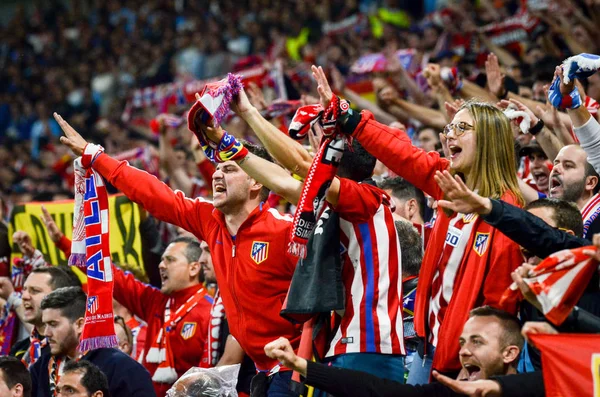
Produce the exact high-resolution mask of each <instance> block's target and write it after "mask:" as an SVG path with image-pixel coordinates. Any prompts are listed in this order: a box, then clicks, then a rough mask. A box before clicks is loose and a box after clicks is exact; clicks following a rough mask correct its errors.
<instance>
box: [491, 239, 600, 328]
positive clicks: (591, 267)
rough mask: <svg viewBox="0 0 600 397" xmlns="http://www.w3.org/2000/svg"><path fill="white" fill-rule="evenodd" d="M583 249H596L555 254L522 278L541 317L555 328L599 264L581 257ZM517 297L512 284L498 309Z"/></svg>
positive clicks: (589, 247) (516, 290) (585, 256)
mask: <svg viewBox="0 0 600 397" xmlns="http://www.w3.org/2000/svg"><path fill="white" fill-rule="evenodd" d="M585 250H596V247H594V246H587V247H580V248H575V249H572V250H562V251H559V252H555V253H554V254H552V255H550V256H549V257H547V258H546V259H544V260H543V261H542V262H541V263H540V264H539V265H537V266H536V267H535V268H534V269H533V270H531V271H530V272H529V277H527V278H524V279H523V280H524V281H525V283H527V285H528V286H529V288H530V289H531V291H532V292H533V293H534V294H535V295H536V298H537V300H538V302H540V304H541V305H542V312H543V313H544V316H545V317H546V318H547V319H548V320H549V321H550V322H552V323H553V324H555V325H560V324H562V323H563V322H564V321H565V319H566V318H567V316H568V315H569V313H571V310H573V307H574V306H575V304H576V303H577V302H578V301H579V299H580V298H581V295H583V292H584V291H585V289H586V286H587V285H588V283H589V281H590V278H591V277H592V275H593V274H594V272H595V271H596V269H598V262H597V261H595V260H593V259H592V258H590V257H589V256H587V255H586V254H584V253H583V252H584V251H585ZM520 296H521V291H520V290H519V288H518V286H517V284H516V283H512V284H511V285H510V287H509V288H508V289H507V290H506V291H505V292H504V294H503V295H502V298H501V299H500V306H504V305H505V304H506V303H510V302H514V301H515V300H518V299H519V297H520Z"/></svg>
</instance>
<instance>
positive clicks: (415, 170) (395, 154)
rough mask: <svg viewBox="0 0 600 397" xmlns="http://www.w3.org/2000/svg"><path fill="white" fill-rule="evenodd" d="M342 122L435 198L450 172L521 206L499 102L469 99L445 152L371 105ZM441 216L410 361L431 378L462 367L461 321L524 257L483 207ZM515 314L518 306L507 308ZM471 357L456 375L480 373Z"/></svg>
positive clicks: (424, 275) (502, 285) (325, 99)
mask: <svg viewBox="0 0 600 397" xmlns="http://www.w3.org/2000/svg"><path fill="white" fill-rule="evenodd" d="M313 76H314V77H315V79H316V80H317V84H318V91H319V94H320V97H321V102H322V105H323V106H325V107H327V106H328V105H329V103H330V101H331V98H332V97H333V94H332V92H331V89H330V88H329V84H328V82H327V79H326V77H325V74H324V73H323V70H322V69H321V68H316V67H313ZM338 125H339V126H340V127H341V128H342V130H343V131H344V132H345V133H347V134H350V135H351V136H352V137H354V139H358V141H359V142H360V143H361V145H362V146H363V147H364V148H365V149H367V151H369V152H370V153H371V154H373V155H374V156H375V157H377V158H378V159H379V160H380V161H382V162H383V163H384V164H385V165H386V166H387V167H389V168H390V169H391V170H392V171H394V172H395V173H396V174H398V175H399V176H401V177H403V178H405V179H406V180H407V181H409V182H410V183H412V184H413V185H415V186H416V187H417V188H419V189H421V190H423V191H424V192H425V193H427V194H429V195H430V196H432V197H433V198H434V199H436V200H439V199H443V192H442V190H441V188H440V187H439V186H438V184H437V183H436V173H445V172H449V173H450V174H452V175H454V177H455V178H460V179H461V180H462V181H464V182H465V183H466V185H467V186H468V187H469V188H471V189H473V190H476V191H477V192H478V193H479V194H480V195H482V196H484V197H490V198H498V199H502V200H504V201H506V202H508V203H511V204H514V205H518V206H521V205H522V204H523V198H522V196H521V193H520V190H519V186H518V183H517V170H516V165H515V154H514V146H513V135H512V131H511V127H510V123H509V120H508V118H507V117H506V116H505V115H504V114H503V113H502V111H501V110H500V109H498V108H496V107H495V106H493V105H491V104H487V103H483V102H475V101H471V102H467V103H465V104H464V105H463V106H462V107H461V108H460V109H459V111H458V112H457V113H456V115H455V116H454V119H453V120H452V122H451V123H450V124H448V125H447V126H446V127H445V128H444V132H443V133H442V134H441V135H442V137H443V138H445V141H446V145H447V147H446V149H447V151H446V153H448V155H449V158H443V157H441V156H440V154H439V153H437V152H425V151H423V150H421V149H419V148H417V147H415V146H413V145H412V143H411V140H410V138H409V137H408V136H407V135H406V134H405V133H404V132H403V131H401V130H398V129H393V128H389V127H387V126H386V125H383V124H381V123H378V122H377V121H375V120H374V118H373V115H372V114H371V113H370V112H368V111H363V112H362V113H360V114H359V113H356V112H353V111H352V110H350V111H348V112H346V113H342V115H341V116H340V117H339V118H338ZM437 211H438V213H437V220H436V222H435V226H434V229H433V232H432V235H431V239H430V242H429V245H428V246H427V250H426V252H425V256H424V258H423V264H422V267H421V271H420V273H419V283H418V286H417V298H416V304H415V327H416V330H417V334H418V335H419V336H420V337H421V339H422V343H421V346H420V348H419V354H418V355H417V356H416V357H415V361H414V362H413V364H412V366H411V371H410V374H409V378H408V382H409V383H411V384H422V383H428V381H429V377H430V373H431V369H432V368H433V369H436V370H437V371H439V372H442V373H447V374H452V375H456V374H457V373H458V371H460V369H461V365H460V362H459V359H458V357H459V351H460V355H461V358H462V359H463V361H464V360H465V359H466V360H467V361H468V359H469V358H468V356H469V355H470V354H471V353H470V352H469V351H468V350H466V349H461V348H460V346H459V344H458V342H457V341H458V340H459V337H460V332H461V328H462V325H463V324H464V323H465V321H467V319H468V317H469V311H470V310H471V309H473V308H475V307H479V306H483V305H490V306H495V307H498V306H499V305H498V302H499V300H500V297H501V296H502V294H503V292H504V290H505V289H506V288H507V287H508V286H509V285H510V284H511V283H512V279H511V276H510V273H511V272H512V271H513V270H514V269H516V268H517V267H518V266H519V265H520V264H521V263H522V262H523V257H522V256H521V254H520V251H519V247H518V245H517V244H516V243H514V242H512V241H511V240H509V239H508V238H507V237H506V236H504V235H503V234H502V233H500V232H499V231H497V230H496V229H494V228H493V227H491V226H490V225H488V224H487V223H485V222H483V221H482V220H481V219H480V218H479V217H478V216H477V214H462V213H454V212H451V211H449V210H444V209H442V208H438V210H437ZM505 309H507V310H508V311H510V312H512V313H513V314H514V313H515V312H516V307H510V308H505ZM472 361H473V362H472V363H470V364H469V365H467V366H466V368H468V370H467V371H465V370H463V371H462V372H461V373H460V374H458V376H459V377H460V378H464V379H475V378H477V377H479V376H481V375H482V374H481V371H482V370H481V367H482V363H478V362H476V360H474V359H473V360H472Z"/></svg>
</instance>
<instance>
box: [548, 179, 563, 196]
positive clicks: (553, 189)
mask: <svg viewBox="0 0 600 397" xmlns="http://www.w3.org/2000/svg"><path fill="white" fill-rule="evenodd" d="M562 192H563V184H562V178H561V177H559V176H557V175H554V176H553V177H552V179H551V180H550V195H551V196H552V197H557V196H560V195H561V194H562Z"/></svg>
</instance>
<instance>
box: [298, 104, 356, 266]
mask: <svg viewBox="0 0 600 397" xmlns="http://www.w3.org/2000/svg"><path fill="white" fill-rule="evenodd" d="M349 108H350V104H349V103H348V102H347V101H345V100H344V101H340V99H339V98H338V97H337V96H334V97H333V98H332V100H331V103H330V104H329V107H328V108H327V109H326V110H325V111H323V108H322V107H321V106H320V105H309V106H303V107H301V108H300V109H298V111H297V112H296V114H295V115H294V118H293V120H292V123H290V129H289V132H290V136H291V137H292V138H294V139H303V138H304V137H305V136H306V134H307V133H308V131H309V130H310V128H311V126H312V125H313V124H314V123H315V122H316V121H317V120H319V121H320V124H321V125H322V127H323V141H322V142H321V146H320V147H319V151H318V152H317V155H316V156H315V158H314V159H313V162H312V164H311V165H310V169H309V171H308V175H307V176H306V180H305V181H304V187H303V188H302V194H301V195H300V201H298V208H297V209H296V214H295V215H294V222H293V227H292V238H291V241H290V246H289V252H290V253H291V254H292V255H295V256H298V257H300V258H306V244H307V243H308V237H309V236H310V234H311V232H312V230H313V229H314V227H315V224H316V222H317V219H319V217H320V216H321V213H322V212H323V210H324V209H325V207H326V205H325V198H326V196H327V191H328V190H329V187H330V186H331V181H332V180H333V178H334V176H335V174H336V172H337V168H338V166H339V164H340V161H341V159H342V155H343V154H344V149H345V147H346V139H347V138H346V137H345V136H344V135H342V134H340V133H338V131H337V126H336V121H337V118H338V116H339V115H340V113H341V112H345V111H347V110H348V109H349Z"/></svg>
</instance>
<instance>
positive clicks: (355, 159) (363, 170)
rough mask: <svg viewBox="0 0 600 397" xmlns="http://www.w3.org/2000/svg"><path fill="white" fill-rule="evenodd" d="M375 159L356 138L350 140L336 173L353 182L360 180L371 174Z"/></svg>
mask: <svg viewBox="0 0 600 397" xmlns="http://www.w3.org/2000/svg"><path fill="white" fill-rule="evenodd" d="M376 163H377V159H376V158H375V156H373V155H372V154H371V153H369V152H367V150H366V149H365V148H364V147H362V145H361V144H360V143H358V140H356V139H354V140H353V141H352V146H349V147H347V148H346V150H344V154H343V155H342V160H341V161H340V166H339V167H338V172H337V174H338V175H339V176H340V177H342V178H348V179H351V180H353V181H355V182H361V181H364V180H365V179H368V178H370V177H371V175H373V170H374V169H375V164H376Z"/></svg>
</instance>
